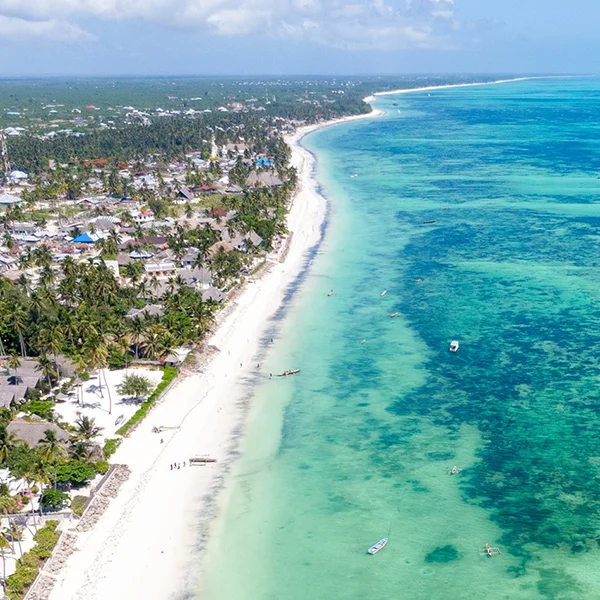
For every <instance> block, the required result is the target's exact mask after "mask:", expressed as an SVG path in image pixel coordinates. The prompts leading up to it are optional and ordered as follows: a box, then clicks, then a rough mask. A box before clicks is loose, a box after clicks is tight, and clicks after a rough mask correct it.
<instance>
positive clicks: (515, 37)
mask: <svg viewBox="0 0 600 600" xmlns="http://www.w3.org/2000/svg"><path fill="white" fill-rule="evenodd" d="M565 7H566V8H565ZM599 17H600V2H599V0H572V1H571V2H570V3H568V5H565V3H564V2H563V1H562V0H561V1H559V0H0V55H1V56H2V57H3V60H2V63H1V66H0V76H29V75H61V74H65V75H70V74H87V75H119V74H121V75H128V74H164V75H176V74H321V73H324V74H328V73H344V74H353V73H357V74H361V73H415V72H479V73H483V72H546V73H548V72H563V73H564V72H569V73H595V72H597V71H598V70H599V69H598V68H597V65H598V63H599V62H600V52H599V50H600V48H599V46H600V36H599V35H598V31H599V27H600V25H599V23H600V20H599Z"/></svg>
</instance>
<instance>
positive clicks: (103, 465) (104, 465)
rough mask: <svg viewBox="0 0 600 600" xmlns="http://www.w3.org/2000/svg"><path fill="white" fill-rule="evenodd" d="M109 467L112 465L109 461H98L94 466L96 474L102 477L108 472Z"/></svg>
mask: <svg viewBox="0 0 600 600" xmlns="http://www.w3.org/2000/svg"><path fill="white" fill-rule="evenodd" d="M109 467H110V465H109V464H108V461H107V460H98V461H96V463H95V464H94V468H95V469H96V473H99V474H100V475H104V474H105V473H106V472H107V471H108V469H109Z"/></svg>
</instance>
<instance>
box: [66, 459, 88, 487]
mask: <svg viewBox="0 0 600 600" xmlns="http://www.w3.org/2000/svg"><path fill="white" fill-rule="evenodd" d="M95 475H96V469H94V467H93V466H92V465H88V464H87V463H84V462H83V461H81V460H69V461H68V462H66V463H63V464H62V465H59V466H58V467H57V469H56V481H57V482H58V483H70V484H72V485H75V486H79V485H83V484H84V483H85V482H86V481H89V480H90V479H92V478H93V477H94V476H95Z"/></svg>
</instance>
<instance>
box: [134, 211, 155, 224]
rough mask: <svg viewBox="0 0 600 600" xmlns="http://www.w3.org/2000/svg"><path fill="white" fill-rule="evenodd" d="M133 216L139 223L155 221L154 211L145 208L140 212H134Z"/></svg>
mask: <svg viewBox="0 0 600 600" xmlns="http://www.w3.org/2000/svg"><path fill="white" fill-rule="evenodd" d="M132 217H133V220H134V222H135V223H137V224H138V225H141V224H142V223H150V222H152V221H154V213H153V212H152V211H151V210H144V211H141V212H138V213H134V214H132Z"/></svg>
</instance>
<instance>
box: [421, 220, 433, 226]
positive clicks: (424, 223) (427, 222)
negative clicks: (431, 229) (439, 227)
mask: <svg viewBox="0 0 600 600" xmlns="http://www.w3.org/2000/svg"><path fill="white" fill-rule="evenodd" d="M430 223H435V219H429V221H423V225H429V224H430Z"/></svg>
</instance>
